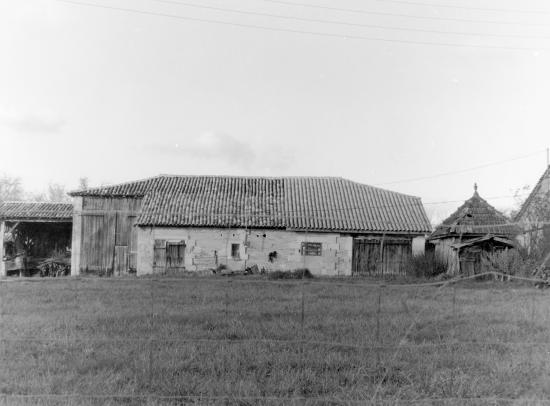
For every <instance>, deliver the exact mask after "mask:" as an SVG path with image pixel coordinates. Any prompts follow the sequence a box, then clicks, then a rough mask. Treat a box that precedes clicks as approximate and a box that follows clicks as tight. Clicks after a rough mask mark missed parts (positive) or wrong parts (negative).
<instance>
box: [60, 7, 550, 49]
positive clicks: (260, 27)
mask: <svg viewBox="0 0 550 406" xmlns="http://www.w3.org/2000/svg"><path fill="white" fill-rule="evenodd" d="M54 1H57V2H60V3H66V4H73V5H77V6H84V7H94V8H102V9H107V10H116V11H123V12H127V13H132V14H141V15H151V16H156V17H164V18H172V19H176V20H184V21H194V22H200V23H208V24H220V25H225V26H232V27H240V28H250V29H257V30H263V31H273V32H288V33H293V34H306V35H313V36H321V37H330V38H341V39H354V40H365V41H373V42H386V43H397V44H410V45H430V46H439V47H456V48H476V49H500V50H506V51H550V48H527V47H513V46H498V45H480V44H461V43H453V42H432V41H415V40H404V39H393V38H384V37H370V36H369V37H367V36H361V35H347V34H334V33H328V32H321V31H307V30H298V29H288V28H276V27H267V26H263V25H254V24H242V23H234V22H229V21H222V20H213V19H208V18H197V17H188V16H182V15H176V14H169V13H159V12H154V11H145V10H138V9H133V8H125V7H114V6H107V5H102V4H97V3H88V2H83V1H73V0H54Z"/></svg>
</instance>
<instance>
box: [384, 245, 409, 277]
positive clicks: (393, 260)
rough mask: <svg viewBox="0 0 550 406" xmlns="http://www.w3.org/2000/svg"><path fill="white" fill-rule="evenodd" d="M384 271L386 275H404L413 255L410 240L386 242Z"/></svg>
mask: <svg viewBox="0 0 550 406" xmlns="http://www.w3.org/2000/svg"><path fill="white" fill-rule="evenodd" d="M383 252H384V261H383V264H384V270H383V273H384V274H386V275H402V274H404V273H405V272H406V266H407V262H408V261H409V260H410V258H411V255H412V246H411V241H410V240H404V239H403V240H386V241H384V251H383Z"/></svg>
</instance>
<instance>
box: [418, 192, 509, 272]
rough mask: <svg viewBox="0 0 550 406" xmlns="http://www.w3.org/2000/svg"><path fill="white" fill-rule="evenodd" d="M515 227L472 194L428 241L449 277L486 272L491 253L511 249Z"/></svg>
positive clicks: (475, 193) (475, 194) (483, 200)
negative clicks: (444, 264)
mask: <svg viewBox="0 0 550 406" xmlns="http://www.w3.org/2000/svg"><path fill="white" fill-rule="evenodd" d="M517 232H518V230H517V228H516V227H515V226H514V225H512V224H510V222H509V220H508V218H507V217H506V216H505V215H504V214H502V213H500V212H499V211H498V210H496V209H495V208H494V207H493V206H491V205H490V204H489V203H488V202H487V201H486V200H485V199H483V198H482V197H481V196H480V195H479V193H478V191H477V185H475V186H474V195H473V196H472V197H471V198H470V199H468V200H466V201H465V202H464V204H463V205H462V206H460V207H459V208H458V209H457V210H456V211H455V212H454V213H453V214H451V215H450V216H449V217H448V218H447V219H445V220H444V221H443V223H442V224H441V225H439V226H438V227H437V228H436V230H435V231H434V232H433V233H432V234H431V235H430V237H429V238H428V242H429V243H431V244H433V246H434V249H435V254H436V255H437V256H438V257H439V258H441V259H442V260H443V261H445V263H446V264H447V273H449V274H467V275H471V274H477V273H481V272H485V271H487V270H489V269H486V268H487V264H488V262H487V260H489V259H490V258H492V257H494V255H493V254H495V253H499V252H502V251H504V250H506V249H509V248H512V247H513V246H514V243H513V242H512V239H513V238H514V236H515V235H516V234H517Z"/></svg>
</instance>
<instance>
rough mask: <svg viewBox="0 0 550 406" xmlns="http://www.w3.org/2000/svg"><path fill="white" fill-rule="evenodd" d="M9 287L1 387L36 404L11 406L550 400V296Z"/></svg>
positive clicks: (248, 282) (530, 291) (336, 286)
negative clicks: (376, 399)
mask: <svg viewBox="0 0 550 406" xmlns="http://www.w3.org/2000/svg"><path fill="white" fill-rule="evenodd" d="M320 282H322V283H320ZM355 283H358V285H354V284H355ZM0 288H1V289H2V292H1V293H2V299H3V300H2V335H3V339H4V340H3V352H2V363H1V366H0V394H4V395H16V394H25V395H26V397H21V398H17V397H8V398H6V399H4V401H5V404H9V405H60V404H63V405H67V404H68V405H99V404H102V405H105V404H107V405H122V404H125V405H130V404H131V405H134V404H142V405H174V404H195V405H205V404H208V405H218V404H219V405H245V404H246V405H253V404H261V405H288V404H296V403H298V404H302V403H303V404H306V405H345V404H358V403H357V402H359V403H360V404H364V402H367V401H368V400H370V399H372V397H373V395H374V393H375V391H376V390H377V387H378V395H377V396H378V400H379V401H380V402H379V404H382V402H381V401H382V400H384V401H386V403H384V404H408V403H412V402H414V403H415V404H418V402H417V400H418V399H439V400H438V401H434V402H432V401H430V400H427V401H426V402H423V403H421V404H445V405H463V404H476V405H485V404H495V399H498V400H499V401H498V402H497V403H499V402H500V400H501V399H506V398H513V399H516V401H515V402H505V403H506V404H508V403H514V404H526V402H528V401H531V403H529V404H539V403H537V400H541V399H548V398H550V386H549V385H548V382H550V357H549V356H548V353H547V350H548V344H547V343H548V336H550V313H549V312H548V311H547V309H548V307H549V306H550V296H549V295H548V293H547V291H542V290H537V289H534V288H533V287H532V286H530V285H526V284H521V283H516V282H511V283H509V284H502V283H496V282H487V281H486V282H479V283H473V282H472V283H468V284H466V285H458V286H457V288H456V289H453V288H452V287H444V288H435V287H422V288H421V287H418V288H417V287H411V288H407V289H403V288H398V287H392V286H391V284H387V285H386V286H385V287H383V288H378V287H376V286H369V285H366V284H365V282H364V280H357V279H356V280H351V279H350V280H347V281H346V282H345V283H342V281H341V280H340V281H334V282H332V281H331V280H323V279H313V280H308V281H306V283H305V284H304V283H302V282H301V281H292V280H290V281H284V283H283V282H278V281H275V280H272V281H268V280H265V279H250V278H248V277H237V278H233V279H231V280H228V279H226V278H221V277H213V278H182V279H174V278H171V279H169V280H162V279H161V280H159V281H154V280H148V279H147V280H141V279H134V278H118V279H92V280H90V279H88V280H86V279H84V280H79V279H72V278H71V279H65V278H59V279H47V280H43V279H41V280H37V281H35V282H33V283H28V282H23V283H19V282H18V281H15V282H11V283H8V284H4V285H1V286H0ZM302 290H303V291H304V318H303V319H302V317H301V309H302V301H301V298H302V296H301V294H302V293H301V292H302ZM151 298H153V299H154V300H153V303H151ZM453 310H454V311H453ZM151 312H153V313H151ZM152 314H153V315H152ZM302 320H303V321H302ZM302 327H303V329H302ZM18 338H19V339H23V341H17V339H18ZM301 340H304V341H303V344H302V341H301ZM362 346H365V347H362ZM397 346H400V349H399V350H398V351H397V350H396V347H397ZM40 394H54V395H55V394H58V395H59V394H71V396H72V397H70V398H68V399H66V398H60V399H57V398H55V397H48V398H39V397H33V396H32V395H40ZM149 394H152V395H156V396H166V397H178V396H180V397H184V398H182V399H181V400H180V401H177V400H175V399H173V398H165V399H158V400H156V399H155V398H152V399H151V400H149V401H146V399H147V397H148V395H149ZM78 395H83V396H82V397H78ZM86 395H90V396H97V398H95V399H91V398H86ZM109 395H117V396H118V397H115V398H109V397H108V396H109ZM124 396H128V398H124ZM293 397H305V398H307V399H306V400H305V401H303V402H300V401H299V402H294V403H293V401H292V400H290V398H293ZM274 398H280V399H274ZM446 398H449V399H450V400H442V399H446ZM398 399H401V402H398V401H397V400H398ZM353 401H355V402H353ZM0 402H1V400H0ZM499 404H500V403H499Z"/></svg>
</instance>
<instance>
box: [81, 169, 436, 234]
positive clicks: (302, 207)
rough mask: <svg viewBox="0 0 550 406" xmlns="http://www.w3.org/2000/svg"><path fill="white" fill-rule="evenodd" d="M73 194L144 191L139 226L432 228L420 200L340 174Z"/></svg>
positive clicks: (169, 179)
mask: <svg viewBox="0 0 550 406" xmlns="http://www.w3.org/2000/svg"><path fill="white" fill-rule="evenodd" d="M73 195H75V196H132V195H135V196H143V198H144V199H143V203H142V213H141V215H140V217H139V218H138V224H140V225H151V226H153V225H154V226H194V227H200V226H202V227H256V228H264V227H265V228H281V229H296V230H306V229H307V230H311V231H314V230H318V231H330V230H334V231H350V232H373V231H374V232H384V231H386V232H410V233H425V232H430V231H431V225H430V222H429V220H428V218H427V216H426V213H425V211H424V207H423V206H422V202H421V200H420V198H418V197H414V196H409V195H404V194H401V193H397V192H392V191H389V190H384V189H380V188H376V187H373V186H368V185H364V184H360V183H356V182H352V181H350V180H346V179H342V178H332V177H282V178H263V177H236V176H170V175H161V176H157V177H155V178H151V179H145V180H141V181H137V182H128V183H124V184H119V185H113V186H111V187H102V188H95V189H90V190H86V191H80V192H76V193H73Z"/></svg>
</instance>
